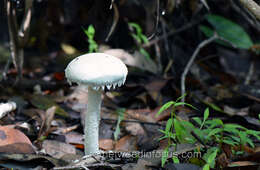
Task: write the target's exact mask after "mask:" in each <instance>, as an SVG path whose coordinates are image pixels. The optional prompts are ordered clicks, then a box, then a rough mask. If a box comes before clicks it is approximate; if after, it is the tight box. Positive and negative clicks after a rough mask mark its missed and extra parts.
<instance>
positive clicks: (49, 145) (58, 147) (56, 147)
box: [42, 140, 76, 159]
mask: <svg viewBox="0 0 260 170" xmlns="http://www.w3.org/2000/svg"><path fill="white" fill-rule="evenodd" d="M42 149H43V150H44V151H45V153H47V154H49V155H51V156H52V157H54V158H57V159H60V158H62V157H63V156H64V155H66V154H76V149H75V147H74V146H73V145H70V144H66V143H63V142H58V141H54V140H44V141H43V143H42Z"/></svg>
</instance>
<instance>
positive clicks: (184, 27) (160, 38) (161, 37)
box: [142, 17, 204, 48]
mask: <svg viewBox="0 0 260 170" xmlns="http://www.w3.org/2000/svg"><path fill="white" fill-rule="evenodd" d="M201 18H203V19H200V20H198V21H193V22H189V23H188V24H187V25H184V26H182V27H181V28H179V29H177V30H172V31H170V32H168V33H167V34H163V35H162V36H160V37H158V38H157V39H154V40H151V41H149V42H148V43H146V44H143V45H142V47H144V48H146V47H150V46H151V45H153V44H155V43H157V42H158V41H161V40H163V39H165V38H167V37H169V36H173V35H176V34H179V33H180V32H182V31H185V30H187V29H189V28H191V27H193V26H195V25H197V24H199V23H200V22H201V21H202V20H204V17H201Z"/></svg>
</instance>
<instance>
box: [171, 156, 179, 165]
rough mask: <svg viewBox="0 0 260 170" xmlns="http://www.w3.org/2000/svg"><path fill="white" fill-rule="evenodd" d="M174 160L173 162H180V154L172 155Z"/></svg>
mask: <svg viewBox="0 0 260 170" xmlns="http://www.w3.org/2000/svg"><path fill="white" fill-rule="evenodd" d="M172 161H173V163H175V164H178V163H180V160H179V158H178V156H175V155H174V156H173V157H172Z"/></svg>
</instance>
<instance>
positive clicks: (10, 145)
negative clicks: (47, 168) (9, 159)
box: [0, 126, 34, 153]
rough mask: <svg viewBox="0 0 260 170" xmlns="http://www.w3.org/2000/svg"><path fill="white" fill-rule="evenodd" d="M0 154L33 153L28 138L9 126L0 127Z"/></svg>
mask: <svg viewBox="0 0 260 170" xmlns="http://www.w3.org/2000/svg"><path fill="white" fill-rule="evenodd" d="M0 152H6V153H34V149H33V146H32V143H31V141H30V140H29V138H28V137H27V136H26V135H25V134H23V133H22V132H21V131H19V130H17V129H13V128H11V127H10V126H0Z"/></svg>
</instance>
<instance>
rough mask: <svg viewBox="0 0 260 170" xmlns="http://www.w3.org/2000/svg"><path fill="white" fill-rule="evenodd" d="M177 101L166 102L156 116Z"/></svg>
mask: <svg viewBox="0 0 260 170" xmlns="http://www.w3.org/2000/svg"><path fill="white" fill-rule="evenodd" d="M174 103H175V102H174V101H169V102H167V103H165V104H164V105H163V106H162V107H161V108H160V110H159V111H158V113H157V114H156V117H158V116H159V115H160V114H161V113H162V112H163V111H165V110H167V109H168V108H169V107H171V106H172V105H173V104H174Z"/></svg>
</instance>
